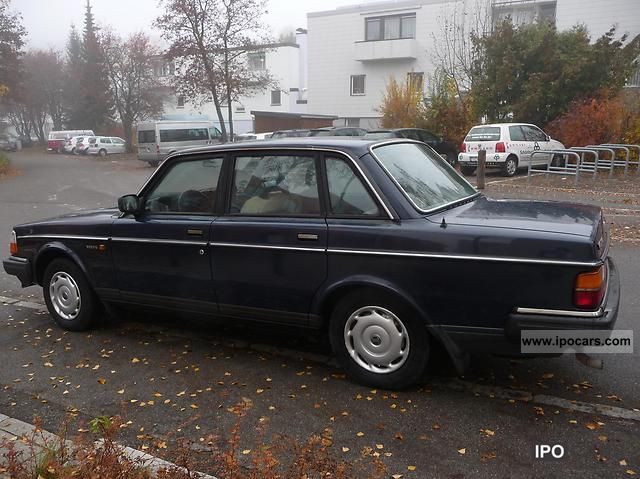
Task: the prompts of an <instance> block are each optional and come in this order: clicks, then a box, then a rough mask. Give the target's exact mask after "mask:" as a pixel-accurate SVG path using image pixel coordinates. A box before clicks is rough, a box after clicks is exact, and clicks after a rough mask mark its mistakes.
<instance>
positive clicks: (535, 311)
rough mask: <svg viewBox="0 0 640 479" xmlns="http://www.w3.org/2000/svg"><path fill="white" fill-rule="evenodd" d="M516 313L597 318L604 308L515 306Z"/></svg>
mask: <svg viewBox="0 0 640 479" xmlns="http://www.w3.org/2000/svg"><path fill="white" fill-rule="evenodd" d="M516 313H520V314H544V315H550V316H570V317H575V318H599V317H601V316H602V315H603V314H604V309H602V308H599V309H598V310H597V311H569V310H565V309H544V308H516Z"/></svg>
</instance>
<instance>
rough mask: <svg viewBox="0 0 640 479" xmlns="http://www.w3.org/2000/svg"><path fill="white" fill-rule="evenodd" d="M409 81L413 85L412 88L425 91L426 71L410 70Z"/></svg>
mask: <svg viewBox="0 0 640 479" xmlns="http://www.w3.org/2000/svg"><path fill="white" fill-rule="evenodd" d="M407 81H408V82H409V85H411V88H412V89H415V90H417V91H419V92H420V93H422V92H423V91H424V73H423V72H409V73H407Z"/></svg>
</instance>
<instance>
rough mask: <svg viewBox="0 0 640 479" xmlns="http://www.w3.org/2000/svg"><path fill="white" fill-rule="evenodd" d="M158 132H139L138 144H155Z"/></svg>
mask: <svg viewBox="0 0 640 479" xmlns="http://www.w3.org/2000/svg"><path fill="white" fill-rule="evenodd" d="M155 142H156V132H155V131H154V130H141V131H139V132H138V143H155Z"/></svg>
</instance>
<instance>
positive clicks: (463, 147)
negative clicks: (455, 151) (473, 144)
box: [460, 143, 467, 153]
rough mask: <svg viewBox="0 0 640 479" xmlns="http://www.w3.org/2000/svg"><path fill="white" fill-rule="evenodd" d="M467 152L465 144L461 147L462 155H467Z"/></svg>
mask: <svg viewBox="0 0 640 479" xmlns="http://www.w3.org/2000/svg"><path fill="white" fill-rule="evenodd" d="M466 152H467V144H466V143H463V144H462V145H460V153H466Z"/></svg>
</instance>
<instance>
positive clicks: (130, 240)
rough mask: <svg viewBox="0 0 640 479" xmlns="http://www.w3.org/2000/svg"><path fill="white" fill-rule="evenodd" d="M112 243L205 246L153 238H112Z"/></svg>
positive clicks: (197, 242)
mask: <svg viewBox="0 0 640 479" xmlns="http://www.w3.org/2000/svg"><path fill="white" fill-rule="evenodd" d="M111 240H112V241H115V242H118V243H151V244H179V245H194V246H207V242H206V241H189V240H173V239H155V238H128V237H119V238H118V237H114V238H111Z"/></svg>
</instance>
